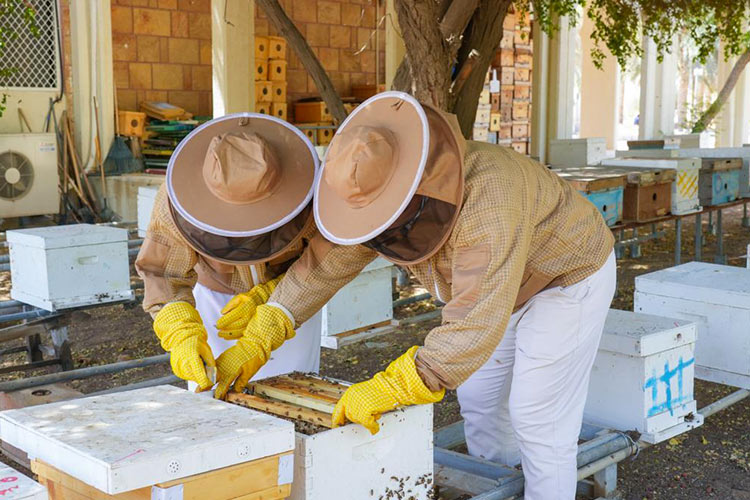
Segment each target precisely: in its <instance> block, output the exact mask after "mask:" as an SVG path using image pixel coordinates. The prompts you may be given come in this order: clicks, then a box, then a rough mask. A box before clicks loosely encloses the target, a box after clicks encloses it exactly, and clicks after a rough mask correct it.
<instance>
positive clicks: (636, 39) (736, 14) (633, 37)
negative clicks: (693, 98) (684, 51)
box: [514, 0, 750, 67]
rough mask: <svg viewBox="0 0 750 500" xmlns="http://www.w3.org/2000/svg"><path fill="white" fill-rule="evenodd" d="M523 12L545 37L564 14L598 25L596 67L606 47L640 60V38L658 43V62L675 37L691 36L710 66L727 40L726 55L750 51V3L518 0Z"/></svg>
mask: <svg viewBox="0 0 750 500" xmlns="http://www.w3.org/2000/svg"><path fill="white" fill-rule="evenodd" d="M514 3H515V5H516V8H517V9H518V10H520V11H522V12H528V11H529V10H533V12H534V16H535V19H536V22H538V23H539V25H540V27H541V29H542V30H543V31H544V32H546V33H550V34H552V33H554V32H555V31H556V30H557V29H558V25H557V21H556V20H557V19H558V18H559V16H566V15H567V16H570V19H572V21H573V22H576V21H578V20H579V16H580V14H579V12H581V11H582V10H584V9H585V10H586V15H587V16H588V18H589V19H590V20H591V21H592V22H593V25H594V29H593V33H592V35H591V36H592V38H593V40H594V41H595V42H596V48H595V49H594V51H593V53H592V57H593V59H594V63H595V64H596V65H597V66H599V67H601V63H602V62H603V61H604V59H605V58H606V52H605V49H607V50H608V51H609V52H610V53H611V54H612V55H613V56H614V57H615V58H616V59H617V61H618V63H619V64H620V65H621V66H622V67H625V65H626V63H627V61H628V60H629V59H631V58H632V57H633V56H636V57H638V56H641V55H642V53H643V46H642V42H641V35H646V36H648V37H650V38H651V39H653V41H654V43H655V44H656V49H657V52H658V54H659V59H661V58H662V57H663V55H664V54H665V53H669V52H671V50H672V44H673V41H674V39H675V36H676V35H677V34H679V33H687V34H688V35H689V36H690V38H691V39H692V40H693V41H694V42H695V45H696V46H697V48H698V54H697V59H698V60H699V61H700V62H705V61H706V59H707V58H708V57H709V55H710V54H711V53H712V52H713V51H714V50H715V49H716V42H717V40H721V41H722V42H724V57H725V58H729V57H732V56H737V55H739V54H742V53H743V52H745V51H747V50H748V49H750V30H748V29H745V28H744V27H745V26H747V25H748V24H749V23H750V0H515V2H514Z"/></svg>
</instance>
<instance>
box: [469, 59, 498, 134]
mask: <svg viewBox="0 0 750 500" xmlns="http://www.w3.org/2000/svg"><path fill="white" fill-rule="evenodd" d="M488 76H489V73H488ZM490 108H491V104H490V87H489V80H485V85H484V88H483V89H482V92H481V93H480V94H479V103H478V104H477V114H476V117H475V118H474V130H473V133H472V138H473V139H474V140H475V141H482V142H492V143H496V142H497V135H496V134H495V133H494V132H493V136H494V137H495V140H491V139H490Z"/></svg>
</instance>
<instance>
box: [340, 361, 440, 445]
mask: <svg viewBox="0 0 750 500" xmlns="http://www.w3.org/2000/svg"><path fill="white" fill-rule="evenodd" d="M417 349H418V346H414V347H412V348H411V349H409V350H408V351H406V352H405V353H404V354H402V355H401V357H399V358H397V359H396V360H395V361H392V362H391V364H390V365H388V368H386V369H385V371H382V372H379V373H376V374H375V376H374V377H372V378H371V379H370V380H366V381H364V382H360V383H358V384H354V385H353V386H351V387H349V389H347V390H346V392H345V393H344V395H343V396H342V397H341V399H339V402H338V403H337V404H336V408H335V409H334V410H333V415H332V416H331V421H332V422H333V426H334V427H339V426H341V425H344V424H345V423H346V420H347V419H348V420H350V421H351V422H354V423H357V424H361V425H363V426H364V427H366V428H367V429H368V430H369V431H370V432H371V433H372V434H375V433H377V432H378V431H379V430H380V425H379V424H378V422H377V419H378V418H380V414H381V413H385V412H387V411H390V410H394V409H395V408H397V407H399V406H404V405H418V404H425V403H437V402H438V401H440V400H441V399H443V396H445V389H441V390H440V391H437V392H433V391H431V390H430V389H428V388H427V387H426V386H425V385H424V382H422V378H421V377H420V376H419V373H417V367H416V365H415V364H414V357H415V356H416V353H417Z"/></svg>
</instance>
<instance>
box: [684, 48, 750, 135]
mask: <svg viewBox="0 0 750 500" xmlns="http://www.w3.org/2000/svg"><path fill="white" fill-rule="evenodd" d="M748 63H750V49H748V50H746V51H745V52H744V53H743V54H742V55H741V56H740V57H739V59H737V62H736V63H735V64H734V67H733V68H732V72H731V73H729V77H728V78H727V81H726V83H724V86H723V87H722V88H721V91H720V92H719V95H718V96H716V100H715V101H714V102H712V103H711V105H710V106H709V107H708V109H707V110H706V111H705V112H704V113H703V115H701V117H700V118H698V121H697V122H695V125H694V126H693V130H692V133H694V134H700V133H701V132H703V131H705V130H706V129H707V128H708V126H709V125H711V122H712V121H714V118H716V115H718V114H719V112H720V111H721V108H722V107H724V104H725V103H726V102H727V99H729V96H730V95H731V94H732V90H734V87H735V85H737V81H738V80H739V79H740V75H742V71H743V70H744V69H745V66H747V64H748Z"/></svg>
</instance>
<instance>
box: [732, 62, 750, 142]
mask: <svg viewBox="0 0 750 500" xmlns="http://www.w3.org/2000/svg"><path fill="white" fill-rule="evenodd" d="M734 116H735V121H734V134H733V143H734V144H733V146H742V145H743V144H747V143H750V76H748V69H747V67H746V68H745V71H743V72H742V76H741V77H740V80H739V81H738V82H737V86H736V87H735V88H734Z"/></svg>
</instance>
